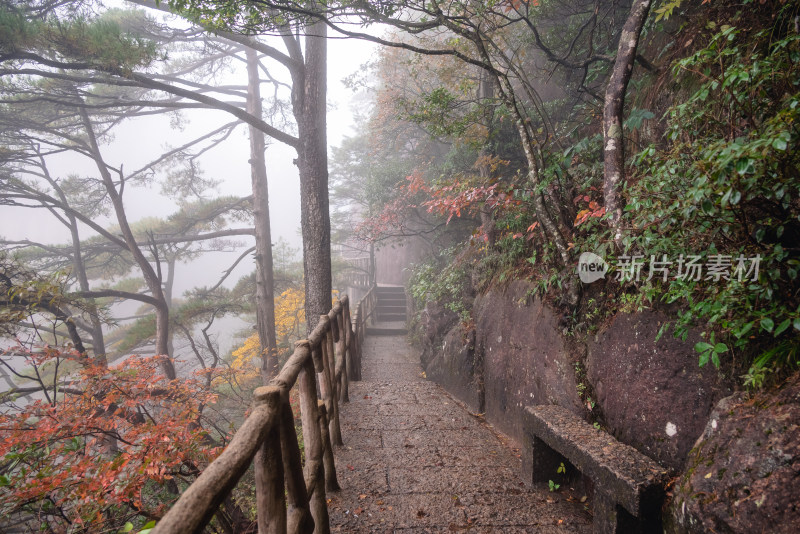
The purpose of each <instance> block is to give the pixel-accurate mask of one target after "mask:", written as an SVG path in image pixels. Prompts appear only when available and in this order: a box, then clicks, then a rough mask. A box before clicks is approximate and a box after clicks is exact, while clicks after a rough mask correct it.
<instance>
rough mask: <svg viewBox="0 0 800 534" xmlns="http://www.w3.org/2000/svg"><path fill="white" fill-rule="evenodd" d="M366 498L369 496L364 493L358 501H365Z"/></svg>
mask: <svg viewBox="0 0 800 534" xmlns="http://www.w3.org/2000/svg"><path fill="white" fill-rule="evenodd" d="M366 498H367V494H366V493H362V494H361V495H359V496H358V500H360V501H363V500H364V499H366Z"/></svg>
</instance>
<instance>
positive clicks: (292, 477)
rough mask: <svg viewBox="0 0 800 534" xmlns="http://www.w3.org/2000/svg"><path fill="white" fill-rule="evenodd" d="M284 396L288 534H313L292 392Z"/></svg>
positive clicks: (283, 442)
mask: <svg viewBox="0 0 800 534" xmlns="http://www.w3.org/2000/svg"><path fill="white" fill-rule="evenodd" d="M281 393H282V395H281V396H282V399H281V401H282V402H281V424H280V429H281V451H282V453H283V454H282V456H283V472H284V476H285V479H286V496H287V500H288V504H289V508H288V520H287V532H289V533H290V534H295V533H297V534H311V533H312V532H314V520H313V519H312V517H311V511H310V510H309V508H308V493H307V492H306V481H305V478H304V477H303V465H302V459H301V458H300V446H299V445H298V443H297V431H296V430H295V427H294V414H293V413H292V407H291V405H290V404H289V391H288V390H283V391H282V392H281Z"/></svg>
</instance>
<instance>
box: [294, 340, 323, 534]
mask: <svg viewBox="0 0 800 534" xmlns="http://www.w3.org/2000/svg"><path fill="white" fill-rule="evenodd" d="M299 343H305V344H306V345H308V341H301V342H298V344H299ZM298 385H299V389H300V415H301V418H302V421H303V444H304V448H305V456H306V465H305V478H306V490H307V491H308V494H309V507H310V508H311V516H312V517H313V518H314V525H315V529H314V532H315V534H327V533H328V532H329V531H330V529H329V528H328V525H329V521H328V505H327V503H326V502H325V467H324V465H323V459H322V457H323V454H324V443H323V439H322V433H321V432H320V427H319V408H318V407H317V402H318V400H317V384H316V375H315V372H314V365H313V363H312V362H310V361H309V362H307V363H306V365H305V367H303V370H302V371H301V372H300V377H299V378H298ZM323 406H324V404H323Z"/></svg>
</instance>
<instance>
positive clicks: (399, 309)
mask: <svg viewBox="0 0 800 534" xmlns="http://www.w3.org/2000/svg"><path fill="white" fill-rule="evenodd" d="M405 312H406V306H405V304H403V305H400V304H381V303H378V313H405Z"/></svg>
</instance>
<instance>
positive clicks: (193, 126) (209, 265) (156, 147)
mask: <svg viewBox="0 0 800 534" xmlns="http://www.w3.org/2000/svg"><path fill="white" fill-rule="evenodd" d="M276 46H277V47H279V48H282V46H281V45H280V43H276ZM376 50H377V45H374V44H371V43H368V42H365V41H359V40H350V39H336V38H333V39H329V40H328V58H329V59H328V143H329V145H330V146H336V145H339V144H340V143H341V140H342V138H343V137H344V136H347V135H352V134H353V133H354V131H353V127H354V121H353V109H352V102H353V98H354V95H353V91H352V90H351V89H349V88H347V87H345V85H344V84H343V83H342V80H343V79H344V78H345V77H346V76H348V75H350V74H352V73H354V72H355V71H357V70H359V69H360V67H361V65H362V64H364V63H366V62H368V61H369V60H371V59H373V57H374V55H375V53H376ZM280 70H281V71H284V72H285V69H282V68H280ZM241 71H243V69H241ZM241 71H240V72H239V73H237V74H232V75H231V76H232V81H233V82H235V83H245V79H244V75H243V72H241ZM275 72H278V68H277V67H276V69H275ZM237 76H238V77H237ZM226 82H227V80H226ZM270 95H271V87H269V86H267V85H264V86H262V96H264V97H265V103H264V105H265V108H266V107H268V105H269V102H268V101H267V100H266V99H267V97H269V96H270ZM361 105H363V103H362V104H361ZM183 117H185V118H186V122H185V124H184V128H183V129H182V130H181V129H176V128H173V127H172V126H171V124H170V120H169V119H168V118H167V117H164V116H162V117H147V118H137V119H135V120H131V121H128V122H126V123H124V124H123V125H121V126H119V127H117V128H116V129H115V136H114V139H113V140H112V141H111V142H109V143H106V144H105V145H104V146H103V147H102V150H103V153H104V156H105V158H106V160H107V161H108V163H110V164H111V165H113V166H119V165H122V167H123V169H125V170H126V171H127V172H132V171H133V170H135V169H138V168H139V167H141V166H142V165H144V164H146V163H147V162H149V161H150V160H152V159H154V158H155V157H157V156H158V155H160V154H161V153H163V152H164V151H165V148H167V147H168V146H171V147H174V146H178V145H180V144H181V143H182V142H186V141H188V140H190V139H192V138H193V137H196V136H198V135H202V134H203V133H205V132H208V131H211V130H213V129H214V128H215V127H218V126H221V125H222V124H225V123H227V122H230V121H231V120H233V117H231V116H230V115H228V114H227V113H224V112H221V111H210V110H188V111H184V112H183ZM267 141H268V144H269V147H268V149H267V154H266V156H267V173H268V177H269V193H270V214H271V217H270V219H271V222H272V235H273V242H276V241H277V240H278V239H279V238H283V239H284V240H286V241H288V242H290V243H291V244H292V246H294V247H296V248H301V239H300V235H299V227H300V190H299V179H298V173H297V167H296V166H295V165H294V164H293V163H292V160H293V159H294V158H296V157H297V154H296V152H295V150H294V149H292V148H290V147H287V146H285V145H283V144H281V143H279V142H276V141H272V140H270V139H269V138H268V139H267ZM248 158H249V142H248V137H247V128H246V127H245V126H244V125H241V126H239V127H238V128H237V129H236V131H235V132H234V133H233V135H231V137H230V138H229V139H228V140H227V141H226V142H225V143H224V144H222V145H220V146H219V147H217V148H216V149H214V150H213V151H211V152H209V153H207V154H205V155H204V156H203V157H202V158H201V159H200V162H201V166H202V168H203V170H204V171H205V176H206V177H208V178H213V179H216V180H220V181H221V184H220V185H219V186H218V192H219V194H222V195H239V196H244V195H248V194H250V192H251V187H250V168H249V164H248ZM53 161H54V164H53V165H52V169H51V171H52V172H53V174H54V175H56V176H67V175H69V174H72V173H85V174H91V175H95V174H96V172H97V171H96V168H95V167H94V164H93V163H92V162H90V161H89V160H88V159H87V158H80V157H77V156H65V157H61V158H60V159H58V160H53ZM160 189H161V188H160V185H159V184H158V183H154V184H152V186H150V187H149V188H132V187H126V189H125V195H124V201H125V205H126V209H127V212H128V217H129V220H131V221H136V220H139V219H141V218H143V217H148V216H156V217H165V216H168V215H169V214H170V213H172V212H173V211H174V210H175V208H176V205H175V203H174V202H172V201H171V200H170V199H168V198H166V197H164V196H162V195H161V194H160ZM108 222H112V221H110V220H109V221H108ZM236 226H237V224H234V225H232V227H236ZM238 226H241V223H240V224H239V225H238ZM0 235H2V236H4V237H6V238H11V239H22V238H27V239H30V240H33V241H41V242H45V243H53V242H66V241H67V239H68V233H67V231H66V230H65V229H64V228H63V227H61V226H60V225H59V224H58V223H56V222H54V219H52V218H51V217H49V216H48V214H47V213H46V212H45V211H44V210H24V209H19V208H9V207H2V208H0ZM82 235H84V236H86V235H89V234H88V230H87V233H86V234H82ZM241 239H242V241H243V242H244V243H247V246H250V245H251V244H252V239H251V238H246V237H245V238H241ZM236 256H238V253H226V254H213V255H212V257H209V258H205V259H204V261H203V265H204V268H203V269H202V270H200V271H198V269H196V268H193V269H187V268H184V269H183V271H184V273H183V276H178V278H177V280H178V283H177V284H176V288H175V290H176V292H175V294H176V296H177V295H180V294H181V293H182V292H183V291H185V290H186V289H189V288H191V287H193V286H195V285H208V284H212V283H214V282H215V280H216V278H217V277H218V273H220V272H221V271H222V270H224V269H225V268H226V267H227V265H228V264H229V263H230V262H232V261H233V260H234V259H235V257H236ZM244 264H246V265H244ZM193 267H196V266H193ZM252 268H253V267H252V264H251V263H250V262H243V265H241V267H240V269H238V270H237V272H236V273H235V276H233V277H231V278H230V279H229V282H230V283H233V282H235V280H236V279H238V277H239V276H241V275H244V274H246V273H247V272H249V271H251V270H252ZM201 271H202V272H203V273H205V274H207V275H208V276H207V277H206V276H202V277H201V278H202V279H198V278H197V276H196V273H198V272H201ZM190 273H191V274H190ZM226 285H229V284H226Z"/></svg>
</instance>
